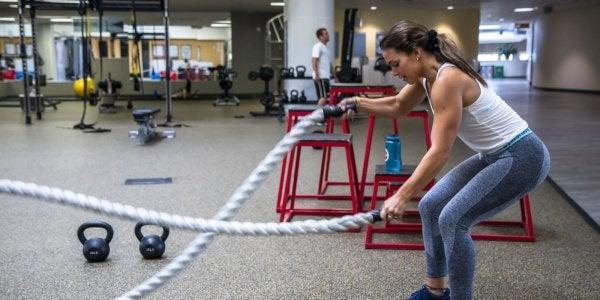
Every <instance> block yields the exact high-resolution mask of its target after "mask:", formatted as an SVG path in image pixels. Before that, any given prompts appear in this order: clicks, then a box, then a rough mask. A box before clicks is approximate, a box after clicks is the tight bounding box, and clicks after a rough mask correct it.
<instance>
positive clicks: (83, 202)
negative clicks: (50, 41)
mask: <svg viewBox="0 0 600 300" xmlns="http://www.w3.org/2000/svg"><path fill="white" fill-rule="evenodd" d="M0 192H2V193H6V194H12V195H18V196H28V197H31V198H36V199H40V200H45V201H48V202H52V203H58V204H64V205H68V206H74V207H77V208H82V209H85V210H91V211H94V212H97V213H103V214H106V215H109V216H112V217H119V218H122V219H128V220H132V221H143V222H147V223H149V224H157V225H163V226H167V227H170V228H178V229H186V230H191V231H199V232H211V233H218V234H229V235H253V236H260V235H296V234H308V233H333V232H339V231H346V230H348V229H352V228H359V227H361V226H364V225H366V224H369V223H372V222H373V215H372V214H371V213H360V214H356V215H348V216H343V217H340V218H335V219H329V220H304V221H295V222H285V223H275V222H269V223H251V222H235V221H220V220H214V219H203V218H193V217H187V216H179V215H171V214H167V213H163V212H157V211H154V210H146V209H144V208H139V207H134V206H131V205H123V204H121V203H116V202H111V201H108V200H100V199H97V198H94V197H91V196H86V195H83V194H76V193H74V192H71V191H66V190H61V189H58V188H51V187H47V186H39V185H36V184H35V183H25V182H21V181H11V180H7V179H0Z"/></svg>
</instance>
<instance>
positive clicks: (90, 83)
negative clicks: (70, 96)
mask: <svg viewBox="0 0 600 300" xmlns="http://www.w3.org/2000/svg"><path fill="white" fill-rule="evenodd" d="M83 83H84V82H83V78H80V79H77V80H76V81H75V83H74V84H73V91H74V92H75V95H77V96H78V97H83V95H84V91H83V89H84V87H83V85H84V84H83ZM85 89H86V91H85V95H86V96H90V94H92V93H93V92H94V79H92V78H91V77H88V78H87V86H86V87H85Z"/></svg>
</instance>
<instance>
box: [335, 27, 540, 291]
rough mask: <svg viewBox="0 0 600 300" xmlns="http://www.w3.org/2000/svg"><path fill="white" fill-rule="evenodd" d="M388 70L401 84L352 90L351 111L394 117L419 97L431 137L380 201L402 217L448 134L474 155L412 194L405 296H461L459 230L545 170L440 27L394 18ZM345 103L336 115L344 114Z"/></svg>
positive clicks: (464, 271) (534, 147) (463, 257)
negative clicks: (369, 92) (415, 268)
mask: <svg viewBox="0 0 600 300" xmlns="http://www.w3.org/2000/svg"><path fill="white" fill-rule="evenodd" d="M380 47H381V49H382V51H383V57H384V58H385V61H386V63H387V64H388V65H389V66H390V67H391V68H392V72H393V74H394V76H397V77H399V78H402V79H403V80H404V81H406V83H407V85H406V86H405V87H404V88H402V90H400V92H399V93H398V94H397V95H395V96H391V97H384V98H379V99H367V98H359V97H352V98H346V99H344V100H342V101H341V102H340V104H339V105H340V106H341V107H342V109H345V105H346V104H349V103H354V104H355V106H356V107H357V109H358V111H359V112H362V113H366V114H372V115H375V116H383V117H390V118H396V117H401V116H403V115H405V114H407V113H409V112H410V111H411V110H412V109H413V108H414V107H415V106H416V105H417V104H419V103H421V102H422V101H423V100H424V99H425V98H427V99H429V103H430V104H431V109H432V111H433V114H434V118H433V125H432V130H431V139H432V145H431V148H430V149H429V150H428V151H427V153H426V154H425V155H424V156H423V158H422V159H421V161H420V162H419V164H418V166H417V168H416V170H415V171H414V173H413V174H412V176H411V177H410V179H409V180H407V181H406V182H405V183H404V184H403V185H402V186H401V187H400V189H399V190H398V191H397V192H396V193H395V194H394V195H392V196H391V197H389V198H388V199H387V200H386V201H385V202H384V203H383V206H382V208H381V217H382V218H388V219H389V218H397V217H399V216H401V215H402V213H403V211H404V208H405V205H406V203H407V202H408V201H409V200H410V199H411V198H412V197H414V196H415V194H416V193H417V192H418V191H421V190H422V189H423V187H424V186H425V185H426V184H427V183H429V182H430V181H431V180H432V179H433V178H434V177H435V176H436V175H437V174H438V173H439V172H440V170H441V169H442V167H443V166H444V164H446V162H447V161H448V158H449V157H450V154H451V151H452V146H453V145H454V141H455V140H456V137H459V138H460V139H461V140H462V141H463V142H464V143H465V144H466V145H467V146H469V147H470V148H471V149H473V150H474V151H476V152H477V153H478V154H476V155H473V156H471V157H470V158H468V159H467V160H465V161H463V162H462V163H460V164H458V165H457V166H456V167H454V168H453V169H452V170H450V171H449V172H448V173H447V174H446V175H445V176H444V177H443V178H442V179H441V180H440V181H439V182H437V183H436V184H435V185H434V187H433V188H432V189H431V190H430V191H428V192H427V194H426V195H425V196H424V197H423V199H422V200H421V201H420V202H419V212H420V215H421V220H422V224H423V241H424V244H425V261H426V279H425V285H424V286H423V288H421V289H420V290H418V291H416V292H415V293H413V294H412V295H411V297H410V298H409V299H450V290H449V288H448V287H450V288H451V289H452V296H451V297H452V299H471V298H472V295H473V279H474V273H475V248H474V245H473V241H472V239H471V236H470V234H469V228H471V227H472V226H474V225H476V224H477V223H479V222H481V221H483V220H486V219H489V218H490V217H492V216H493V215H495V214H497V213H498V212H500V211H501V210H503V209H505V208H507V207H508V206H510V205H511V204H512V203H514V202H516V201H518V200H519V199H520V198H521V197H523V196H525V195H526V194H527V193H529V192H530V191H532V190H533V189H534V188H536V187H537V186H538V185H540V184H541V183H542V182H543V181H544V179H545V178H546V176H547V175H548V170H549V168H550V156H549V153H548V150H547V149H546V146H545V145H544V143H543V142H542V141H541V140H540V138H539V137H538V136H537V135H536V134H535V133H533V132H532V131H531V129H529V128H528V125H527V122H525V121H524V120H523V119H522V118H521V117H520V116H519V115H518V114H517V113H516V112H515V111H514V110H512V109H511V108H510V107H509V106H508V105H507V104H506V103H505V102H504V101H503V100H502V99H501V98H500V97H498V95H496V93H495V92H494V91H493V90H491V89H490V88H489V87H488V86H487V83H486V82H485V80H484V79H483V78H482V77H481V75H480V74H479V73H477V72H476V71H475V70H473V68H472V67H471V66H470V65H469V64H468V63H467V61H466V60H465V59H464V58H462V57H461V56H460V55H459V53H458V49H457V47H456V45H455V43H454V42H453V41H451V40H450V39H449V38H448V37H446V36H445V35H444V34H438V33H437V32H436V31H435V30H433V29H432V30H429V29H427V28H426V27H425V26H423V25H420V24H417V23H414V22H412V21H400V22H398V23H397V24H395V25H394V26H393V27H392V28H391V29H390V30H389V31H388V32H387V33H386V34H385V36H384V37H383V39H382V40H381V42H380ZM353 113H354V112H352V111H351V110H348V111H347V112H346V117H351V116H352V114H353Z"/></svg>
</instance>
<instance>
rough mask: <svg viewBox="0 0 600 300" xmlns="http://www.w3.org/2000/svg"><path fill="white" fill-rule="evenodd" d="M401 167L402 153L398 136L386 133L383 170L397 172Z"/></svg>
mask: <svg viewBox="0 0 600 300" xmlns="http://www.w3.org/2000/svg"><path fill="white" fill-rule="evenodd" d="M401 169H402V154H401V147H400V137H399V136H397V135H388V137H387V140H386V142H385V170H386V171H387V172H391V173H399V172H400V170H401Z"/></svg>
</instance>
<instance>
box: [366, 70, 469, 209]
mask: <svg viewBox="0 0 600 300" xmlns="http://www.w3.org/2000/svg"><path fill="white" fill-rule="evenodd" d="M462 90H463V88H462V83H461V82H460V79H457V78H456V77H454V78H452V77H444V78H442V77H440V78H439V79H438V80H437V81H436V83H435V84H434V86H433V88H432V91H431V101H432V104H433V106H434V107H435V116H434V118H433V126H432V128H431V141H432V145H431V148H430V149H429V150H428V151H427V153H426V154H425V156H423V158H422V159H421V161H420V162H419V164H418V166H417V168H416V170H415V172H414V173H413V174H412V175H411V176H410V178H409V179H408V180H407V181H406V182H405V183H404V184H403V185H402V187H400V189H399V190H398V191H397V192H396V193H395V194H394V195H393V196H392V197H390V198H389V199H387V200H386V201H385V203H384V205H383V207H382V209H381V216H382V217H383V218H385V217H386V216H387V215H388V214H390V215H401V214H402V212H403V211H404V205H405V204H406V202H408V201H409V200H410V199H411V198H412V197H414V196H415V195H416V194H417V193H418V192H419V191H421V190H422V189H423V187H425V186H426V185H427V184H428V183H429V182H430V181H431V180H432V179H433V178H435V176H436V175H437V174H438V173H439V172H440V170H441V169H442V167H443V166H444V165H445V164H446V161H447V160H448V158H449V157H450V154H451V151H452V146H453V145H454V141H455V140H456V136H457V134H458V129H459V127H460V122H461V119H462V102H463V92H462ZM361 104H362V103H361Z"/></svg>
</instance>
